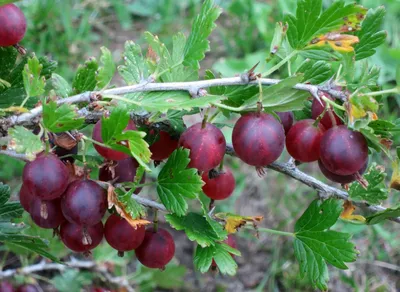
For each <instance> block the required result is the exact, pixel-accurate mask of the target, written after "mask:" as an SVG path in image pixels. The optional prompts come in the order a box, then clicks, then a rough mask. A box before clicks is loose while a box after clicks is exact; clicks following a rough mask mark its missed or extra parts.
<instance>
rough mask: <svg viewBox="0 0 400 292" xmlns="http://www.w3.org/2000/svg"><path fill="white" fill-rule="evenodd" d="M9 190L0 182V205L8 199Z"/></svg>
mask: <svg viewBox="0 0 400 292" xmlns="http://www.w3.org/2000/svg"><path fill="white" fill-rule="evenodd" d="M10 196H11V190H10V187H9V186H8V185H5V184H3V183H2V182H0V206H3V205H4V204H5V203H7V201H8V200H9V199H10Z"/></svg>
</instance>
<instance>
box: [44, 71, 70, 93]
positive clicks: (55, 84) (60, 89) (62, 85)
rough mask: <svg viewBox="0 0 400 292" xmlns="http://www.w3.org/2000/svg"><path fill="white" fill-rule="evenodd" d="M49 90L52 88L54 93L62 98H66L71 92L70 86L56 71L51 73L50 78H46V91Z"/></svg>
mask: <svg viewBox="0 0 400 292" xmlns="http://www.w3.org/2000/svg"><path fill="white" fill-rule="evenodd" d="M50 90H54V92H55V93H56V95H57V96H59V97H62V98H67V97H68V96H70V95H71V94H72V88H71V86H70V85H69V83H68V82H67V80H65V79H64V78H63V77H61V76H60V75H58V74H56V73H53V74H51V78H50V79H49V80H47V83H46V91H47V92H49V91H50Z"/></svg>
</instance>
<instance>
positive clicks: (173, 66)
mask: <svg viewBox="0 0 400 292" xmlns="http://www.w3.org/2000/svg"><path fill="white" fill-rule="evenodd" d="M181 64H182V62H178V63H176V64H174V65H172V66H171V67H169V68H167V69H165V70H164V71H161V73H159V74H157V76H156V79H157V78H160V77H161V76H162V75H164V74H165V73H167V72H168V71H171V70H173V69H175V68H176V67H178V66H179V65H181Z"/></svg>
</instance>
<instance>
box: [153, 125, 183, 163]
mask: <svg viewBox="0 0 400 292" xmlns="http://www.w3.org/2000/svg"><path fill="white" fill-rule="evenodd" d="M178 143H179V141H178V140H177V139H174V138H172V137H171V136H170V135H169V134H168V133H167V132H164V131H160V133H159V138H158V140H157V141H155V142H154V143H153V144H152V145H151V146H150V151H151V159H153V160H155V161H161V160H164V159H166V158H168V157H169V156H170V155H171V153H172V152H174V150H175V149H176V148H178Z"/></svg>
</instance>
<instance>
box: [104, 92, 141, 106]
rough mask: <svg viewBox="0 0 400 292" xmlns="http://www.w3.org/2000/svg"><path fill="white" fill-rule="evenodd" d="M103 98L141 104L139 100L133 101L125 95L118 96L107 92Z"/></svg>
mask: <svg viewBox="0 0 400 292" xmlns="http://www.w3.org/2000/svg"><path fill="white" fill-rule="evenodd" d="M103 98H111V99H115V100H119V101H123V102H126V103H130V104H134V105H137V106H141V103H140V102H137V101H133V100H131V99H129V98H126V97H123V96H119V95H113V94H107V95H104V96H103Z"/></svg>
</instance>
